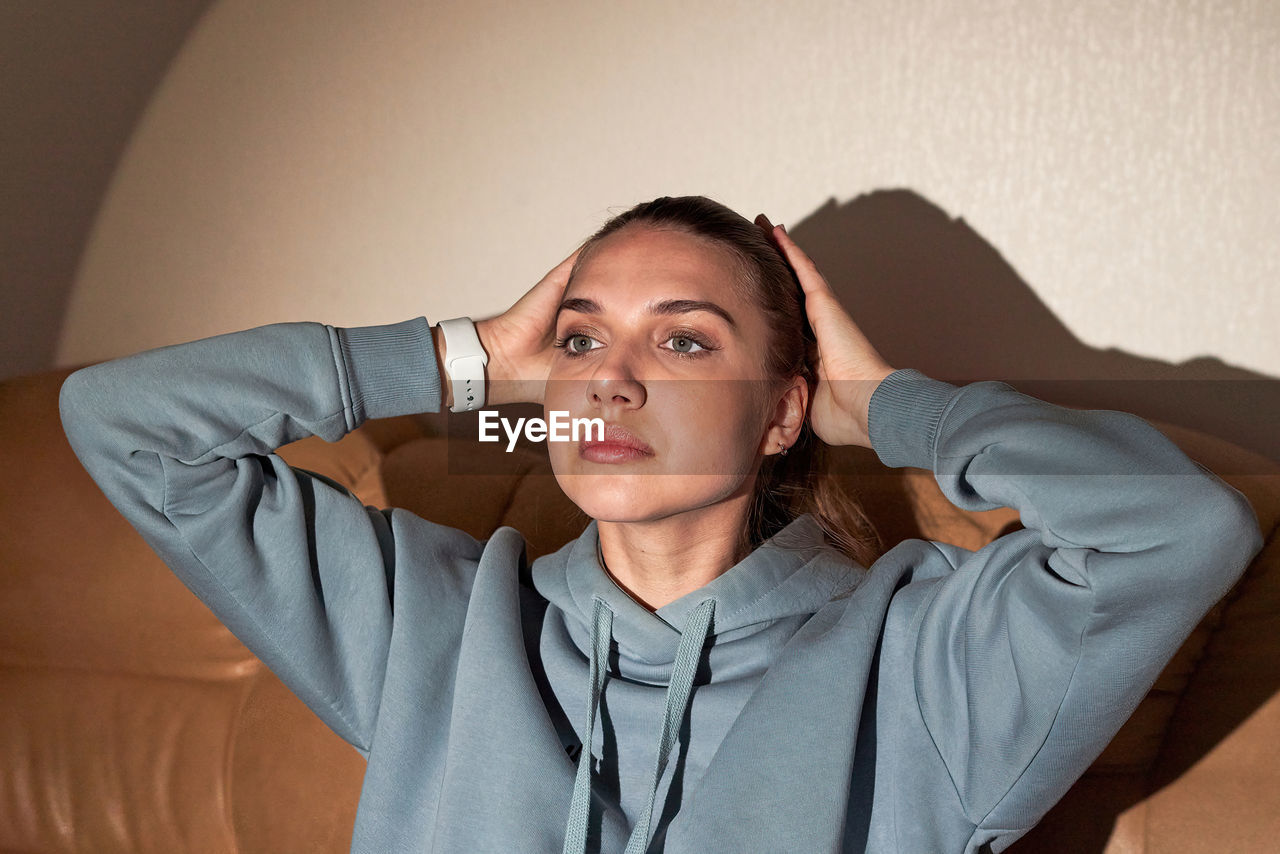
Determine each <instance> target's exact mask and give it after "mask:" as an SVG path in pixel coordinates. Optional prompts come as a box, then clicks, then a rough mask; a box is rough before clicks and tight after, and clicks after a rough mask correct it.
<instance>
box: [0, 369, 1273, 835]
mask: <svg viewBox="0 0 1280 854" xmlns="http://www.w3.org/2000/svg"><path fill="white" fill-rule="evenodd" d="M67 373H68V371H66V370H60V371H54V372H50V373H46V374H41V375H38V376H32V377H25V378H19V379H15V380H10V381H7V382H4V383H2V384H0V424H2V425H3V428H2V429H3V436H2V437H0V465H3V471H5V472H7V481H6V484H5V487H4V489H3V490H2V491H0V520H2V527H0V532H2V533H0V536H2V537H3V547H2V548H0V555H2V556H3V560H2V563H0V852H26V854H36V852H71V851H76V852H133V853H134V854H139V853H140V852H165V854H171V852H187V851H190V852H244V854H255V853H256V852H271V854H288V853H289V852H306V854H315V852H346V851H347V850H348V849H349V845H350V837H351V828H352V823H353V820H354V815H355V807H356V801H357V797H358V794H359V790H360V781H361V775H362V773H363V760H362V759H361V758H360V757H359V755H358V754H357V753H356V752H355V750H354V749H352V748H351V747H349V746H348V745H346V744H345V743H344V742H343V741H341V740H340V739H339V738H338V737H337V736H335V735H334V734H333V733H331V732H330V731H329V730H328V729H327V728H326V727H325V726H324V725H323V724H322V723H320V721H319V720H318V719H317V718H316V717H315V716H314V715H312V714H311V712H310V711H309V710H308V709H307V708H306V707H305V706H303V705H302V704H301V703H300V702H299V701H298V700H297V699H295V698H294V697H293V695H292V694H290V693H289V692H288V690H287V689H285V688H284V687H283V686H282V685H281V683H280V682H279V681H278V680H277V679H276V678H275V677H274V676H273V675H272V674H271V673H270V672H269V671H268V670H266V669H265V667H264V666H263V665H262V664H261V663H260V662H259V661H258V660H257V659H256V658H255V657H254V656H253V655H252V654H251V653H249V652H248V650H246V649H245V648H244V647H243V646H242V645H241V644H240V643H239V642H238V641H237V640H236V639H235V638H234V637H233V636H232V635H231V634H230V633H229V632H228V631H227V630H226V629H225V628H223V627H222V626H221V624H219V623H218V622H217V620H216V619H214V617H213V616H212V614H211V613H210V612H209V611H208V610H206V609H205V607H204V606H203V605H202V604H201V603H200V602H199V601H198V600H197V599H196V598H195V597H194V596H192V595H191V594H190V593H189V592H188V591H187V590H186V588H185V587H183V586H182V585H181V583H179V582H178V581H177V580H176V578H175V577H174V576H173V575H172V574H171V573H170V572H169V571H168V569H167V568H166V567H165V566H164V565H163V564H162V563H161V562H160V561H159V559H158V558H157V557H156V556H155V555H154V554H153V553H152V552H151V551H150V550H149V549H148V548H147V546H146V545H145V544H144V543H143V542H142V541H141V539H140V538H139V537H138V536H137V535H136V534H135V533H134V531H133V529H132V528H131V527H130V526H129V525H128V524H127V523H126V522H125V521H124V520H123V519H122V518H121V517H120V516H119V515H118V514H117V513H116V511H115V510H114V509H113V508H112V507H111V506H110V505H109V504H108V503H107V502H106V500H105V499H104V498H103V497H102V495H101V493H100V492H99V491H98V490H97V488H96V486H95V485H94V484H93V483H92V482H91V481H90V480H89V478H88V476H87V475H86V474H85V473H84V471H83V470H82V469H81V467H80V465H79V463H78V462H77V460H76V459H75V457H74V456H73V455H72V453H71V450H70V448H69V447H68V446H67V444H66V441H65V439H64V437H63V433H62V429H61V425H60V423H59V419H58V410H57V395H58V389H59V387H60V385H61V381H62V379H63V378H64V377H65V376H66V374H67ZM446 417H448V416H435V415H432V416H419V417H406V418H399V419H388V420H386V421H374V422H370V423H369V424H367V425H365V426H364V427H362V428H361V429H360V430H359V431H357V432H355V433H353V434H351V435H350V436H348V437H346V438H345V439H343V440H342V441H341V442H338V443H335V444H327V443H325V442H322V441H320V440H318V439H308V440H305V441H302V442H298V443H295V444H293V445H291V446H289V447H287V448H285V449H284V450H283V451H282V454H283V456H285V457H286V458H287V459H288V460H289V461H290V462H291V463H292V464H293V465H296V466H300V467H302V468H306V469H309V470H311V471H314V472H317V473H319V474H323V475H327V476H328V477H331V478H333V479H335V480H337V481H339V482H341V483H343V484H346V485H348V486H349V487H350V488H351V489H352V490H353V491H354V492H355V493H356V494H357V495H358V496H359V497H360V498H361V499H362V500H363V501H364V502H365V503H367V504H374V505H381V506H386V505H396V506H400V507H406V508H409V509H412V510H413V511H415V512H417V513H419V514H421V515H423V516H425V517H427V518H429V519H432V520H433V521H436V522H440V523H443V524H447V525H453V526H456V527H459V528H463V529H465V530H467V531H469V532H470V533H472V534H473V535H475V536H478V537H484V536H487V535H488V533H489V532H490V531H492V529H493V528H494V527H495V526H497V525H499V524H508V525H511V526H513V527H515V528H517V529H518V530H520V531H522V532H523V533H525V534H526V536H527V537H528V538H529V540H530V556H531V557H533V556H535V555H537V554H542V553H545V552H548V551H551V550H553V549H555V548H556V547H558V546H559V545H560V544H562V543H563V542H565V541H566V540H568V539H569V538H571V537H573V536H575V535H577V534H578V533H579V532H580V531H581V529H582V527H583V525H584V524H585V523H586V518H585V517H584V516H582V515H581V514H580V513H579V512H578V511H577V510H576V508H574V507H573V506H572V505H571V504H569V503H568V501H567V500H566V499H565V498H564V496H563V495H562V494H561V493H560V492H559V490H558V489H557V487H556V485H555V481H554V478H552V477H551V476H550V475H549V474H548V473H547V469H546V467H545V464H544V462H543V461H541V460H539V459H537V458H536V457H535V456H533V455H532V454H530V455H528V456H522V457H520V458H519V461H518V463H517V462H516V461H515V460H513V458H510V457H506V458H504V459H502V460H501V461H500V462H501V473H484V474H477V473H476V472H498V471H499V467H498V466H497V465H496V464H495V463H494V459H493V458H492V457H488V458H483V456H479V457H477V456H476V454H477V452H478V451H479V450H481V449H480V448H479V446H478V444H477V443H475V442H474V441H466V439H465V436H475V435H476V434H475V432H474V429H468V428H467V425H466V423H465V422H463V421H458V420H455V421H452V422H449V427H448V430H454V431H455V436H458V437H460V440H457V441H454V442H452V443H451V442H450V441H449V439H448V438H447V436H446V435H445V431H444V430H443V426H444V425H445V423H446V422H445V420H444V419H445V418H446ZM453 418H454V419H461V418H462V416H453ZM1157 426H1159V427H1161V429H1163V430H1164V431H1165V432H1166V433H1167V434H1168V435H1169V436H1170V437H1171V438H1172V439H1173V440H1174V441H1175V442H1177V443H1178V444H1179V445H1180V446H1181V447H1182V448H1183V449H1184V450H1185V451H1186V452H1187V453H1188V454H1189V455H1190V456H1192V457H1193V458H1194V459H1196V460H1198V461H1199V462H1201V463H1202V464H1204V465H1205V466H1207V467H1208V468H1209V469H1211V470H1213V471H1215V472H1218V473H1220V474H1222V475H1223V477H1224V479H1226V480H1227V481H1228V482H1230V483H1231V484H1232V485H1233V486H1235V487H1236V488H1237V489H1240V490H1241V491H1242V492H1244V493H1245V494H1246V495H1247V496H1248V497H1249V499H1250V500H1251V501H1252V503H1253V506H1254V509H1255V511H1256V512H1257V514H1258V517H1259V520H1260V522H1261V525H1262V529H1263V532H1264V534H1265V535H1266V537H1267V546H1266V548H1265V550H1264V551H1263V552H1262V554H1261V555H1259V557H1258V558H1257V559H1256V560H1255V562H1254V563H1253V565H1252V566H1250V568H1249V570H1248V572H1247V573H1246V575H1245V576H1244V577H1243V579H1242V580H1241V581H1240V583H1239V584H1238V585H1237V586H1236V587H1235V588H1234V589H1233V590H1232V591H1231V592H1230V593H1229V594H1228V595H1227V596H1226V597H1225V598H1224V599H1223V601H1222V602H1221V603H1219V604H1218V605H1217V606H1215V607H1214V608H1213V609H1212V610H1211V611H1210V613H1209V614H1208V616H1207V617H1206V618H1205V620H1204V621H1203V622H1202V624H1201V625H1200V626H1199V627H1198V628H1197V629H1196V631H1195V632H1194V634H1193V635H1192V636H1191V637H1190V638H1189V639H1188V640H1187V642H1186V643H1185V644H1184V645H1183V647H1182V649H1181V651H1180V652H1179V653H1178V655H1177V656H1175V658H1174V659H1173V660H1172V661H1171V662H1170V663H1169V665H1168V666H1167V667H1166V668H1165V671H1164V673H1163V674H1162V676H1161V677H1160V679H1159V681H1158V682H1157V684H1156V686H1155V687H1154V689H1153V690H1152V691H1151V692H1150V693H1149V694H1148V696H1147V697H1146V699H1145V700H1144V701H1143V703H1142V705H1141V706H1140V707H1139V708H1138V710H1137V712H1136V713H1135V714H1134V715H1133V717H1132V718H1131V719H1130V721H1129V723H1128V724H1126V726H1125V727H1124V729H1122V730H1121V732H1120V733H1119V734H1118V735H1117V737H1116V738H1115V739H1114V740H1113V741H1112V743H1111V744H1110V746H1109V747H1108V748H1107V749H1106V751H1104V753H1103V754H1102V756H1101V757H1099V759H1098V760H1097V762H1096V763H1094V765H1093V767H1092V768H1091V770H1090V771H1089V772H1088V773H1087V774H1086V775H1085V776H1084V777H1083V778H1082V779H1081V780H1080V782H1079V783H1077V784H1076V786H1075V787H1074V788H1073V789H1072V790H1071V792H1070V793H1069V794H1068V795H1067V797H1066V798H1065V799H1064V800H1063V801H1062V802H1061V803H1059V804H1058V805H1057V806H1056V807H1055V808H1054V809H1053V810H1052V811H1051V812H1050V813H1049V815H1048V816H1046V818H1045V819H1044V821H1043V822H1042V823H1041V824H1040V825H1039V826H1038V827H1037V828H1036V829H1035V830H1033V831H1032V832H1031V833H1030V834H1028V835H1027V836H1026V837H1024V838H1023V839H1022V840H1019V841H1018V842H1017V843H1016V844H1015V845H1014V847H1012V848H1011V849H1009V850H1011V851H1014V852H1019V854H1024V853H1025V852H1058V851H1061V852H1073V854H1080V852H1095V851H1096V852H1101V851H1106V852H1108V854H1139V852H1179V854H1181V852H1209V851H1213V852H1223V851H1234V852H1254V851H1256V852H1263V851H1277V850H1280V545H1277V542H1276V539H1277V538H1276V536H1275V534H1276V525H1277V517H1278V516H1280V466H1276V465H1275V464H1273V463H1271V462H1269V461H1267V460H1264V459H1262V458H1260V457H1257V456H1256V455H1253V454H1250V453H1249V452H1247V451H1243V450H1241V449H1239V448H1236V447H1235V446H1232V445H1228V444H1226V443H1224V442H1222V441H1219V440H1216V439H1213V438H1210V437H1207V436H1204V435H1201V434H1196V433H1193V432H1190V431H1187V430H1183V429H1178V428H1174V427H1170V426H1167V425H1157ZM458 430H460V431H461V432H457V431H458ZM843 450H846V451H848V452H849V453H848V454H847V455H846V456H845V457H843V458H842V460H841V465H840V469H841V470H842V471H845V472H847V473H848V475H847V476H848V477H849V478H850V483H851V484H852V486H853V487H854V488H855V489H856V490H857V492H858V494H859V495H860V497H861V498H862V500H863V502H864V504H865V505H866V507H867V509H868V512H869V514H870V515H871V517H872V519H873V521H875V522H876V524H877V526H878V528H879V530H880V531H881V534H882V536H883V538H884V540H885V542H886V544H888V545H892V544H893V543H895V542H897V541H899V540H901V539H903V538H906V537H926V538H930V539H938V540H946V541H950V542H953V543H956V544H958V545H962V546H965V547H966V548H978V547H980V546H981V545H983V544H984V543H986V542H988V541H990V540H991V539H992V538H994V537H995V536H997V535H999V534H1000V533H1001V532H1003V531H1005V530H1007V529H1008V528H1009V526H1010V525H1017V524H1018V522H1017V517H1016V514H1015V513H1014V512H1013V511H1011V510H1006V509H1000V510H993V511H989V512H987V513H969V512H964V511H961V510H959V509H958V508H956V507H954V506H953V505H952V504H951V503H950V502H949V501H947V500H946V498H945V497H943V496H942V494H941V493H940V492H939V491H938V489H937V486H936V484H935V483H934V481H933V479H932V477H931V476H930V475H929V473H928V472H925V471H922V470H919V469H898V470H891V469H886V468H884V467H883V466H881V465H880V464H879V462H878V460H876V459H875V457H874V455H873V454H872V453H871V452H870V451H865V450H864V449H843ZM921 854H928V853H927V852H921Z"/></svg>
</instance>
